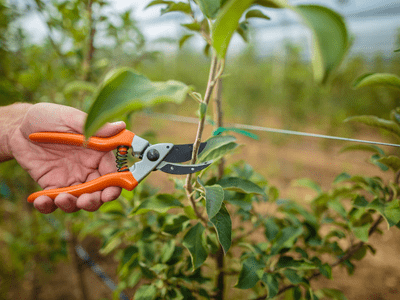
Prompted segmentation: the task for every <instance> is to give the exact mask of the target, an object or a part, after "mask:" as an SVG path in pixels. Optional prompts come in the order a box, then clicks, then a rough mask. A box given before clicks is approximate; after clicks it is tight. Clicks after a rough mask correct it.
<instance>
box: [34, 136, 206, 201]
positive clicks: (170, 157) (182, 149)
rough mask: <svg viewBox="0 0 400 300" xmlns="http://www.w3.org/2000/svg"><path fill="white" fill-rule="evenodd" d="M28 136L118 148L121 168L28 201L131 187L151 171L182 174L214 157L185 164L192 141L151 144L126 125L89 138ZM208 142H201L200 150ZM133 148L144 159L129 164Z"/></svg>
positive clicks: (102, 148) (198, 168) (41, 140)
mask: <svg viewBox="0 0 400 300" xmlns="http://www.w3.org/2000/svg"><path fill="white" fill-rule="evenodd" d="M29 139H30V140H31V141H33V142H37V143H51V144H66V145H74V146H82V147H86V148H89V149H93V150H98V151H112V150H115V149H117V154H116V163H117V170H118V172H115V173H109V174H106V175H103V176H101V177H98V178H96V179H94V180H91V181H88V182H86V183H83V184H79V185H74V186H70V187H63V188H57V189H50V190H43V191H40V192H36V193H33V194H31V195H30V196H29V197H28V202H33V201H34V200H35V199H36V198H37V197H39V196H42V195H46V196H49V197H50V198H51V199H55V198H56V196H57V195H59V194H60V193H69V194H71V195H74V196H75V197H78V196H80V195H82V194H85V193H93V192H96V191H101V190H103V189H105V188H107V187H110V186H118V187H121V188H123V189H126V190H128V191H132V190H133V189H134V188H135V187H136V186H137V185H138V184H139V182H140V181H142V180H143V179H144V178H145V177H146V176H147V175H149V174H150V173H151V172H152V171H156V170H160V171H162V172H165V173H169V174H175V175H183V174H190V173H195V172H199V171H201V170H203V169H205V168H206V167H208V166H209V165H210V164H211V163H212V161H208V162H204V163H201V164H194V165H182V164H179V163H182V162H186V161H188V160H190V159H191V158H192V151H193V145H192V144H185V145H174V144H172V143H160V144H155V145H151V144H150V143H149V142H148V141H147V140H146V139H143V138H141V137H139V136H138V135H135V134H134V133H133V132H131V131H129V130H127V129H124V130H122V131H121V132H119V133H118V134H116V135H114V136H112V137H107V138H102V137H91V138H90V139H89V140H88V141H85V138H84V136H83V135H81V134H74V133H62V132H37V133H33V134H31V135H29ZM205 146H206V143H205V142H204V143H201V144H200V148H199V153H200V152H201V151H203V149H204V148H205ZM129 148H132V155H133V156H135V157H138V158H139V159H141V160H140V161H138V162H136V163H135V164H133V165H132V166H131V167H128V165H127V161H128V150H129Z"/></svg>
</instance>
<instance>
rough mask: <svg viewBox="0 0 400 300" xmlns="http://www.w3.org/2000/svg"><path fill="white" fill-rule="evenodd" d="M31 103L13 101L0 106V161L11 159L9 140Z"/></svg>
mask: <svg viewBox="0 0 400 300" xmlns="http://www.w3.org/2000/svg"><path fill="white" fill-rule="evenodd" d="M31 106H32V104H29V103H14V104H11V105H8V106H3V107H0V162H3V161H6V160H10V159H13V158H14V156H13V153H12V150H11V149H12V147H11V140H12V136H13V135H14V133H15V132H16V131H17V130H18V129H19V127H20V125H21V124H22V121H23V119H24V117H25V115H26V113H27V111H28V110H29V108H30V107H31Z"/></svg>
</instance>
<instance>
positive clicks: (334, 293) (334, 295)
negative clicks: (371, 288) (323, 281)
mask: <svg viewBox="0 0 400 300" xmlns="http://www.w3.org/2000/svg"><path fill="white" fill-rule="evenodd" d="M321 292H322V293H323V294H324V296H326V297H329V298H331V299H334V300H347V298H346V296H345V295H344V294H343V292H341V291H340V290H337V289H328V288H324V289H321Z"/></svg>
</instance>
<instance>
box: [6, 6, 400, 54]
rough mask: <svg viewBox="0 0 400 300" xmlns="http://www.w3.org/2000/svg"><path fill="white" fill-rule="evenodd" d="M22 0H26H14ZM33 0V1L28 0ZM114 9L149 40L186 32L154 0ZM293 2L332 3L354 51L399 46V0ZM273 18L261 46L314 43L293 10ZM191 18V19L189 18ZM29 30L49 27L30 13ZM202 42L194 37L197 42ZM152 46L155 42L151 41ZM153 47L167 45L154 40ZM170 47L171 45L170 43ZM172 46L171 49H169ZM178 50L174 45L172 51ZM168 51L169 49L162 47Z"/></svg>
mask: <svg viewBox="0 0 400 300" xmlns="http://www.w3.org/2000/svg"><path fill="white" fill-rule="evenodd" d="M10 1H22V0H10ZM24 1H32V0H24ZM110 2H111V3H112V6H113V10H116V11H124V10H127V9H133V10H134V16H135V18H136V20H137V21H138V22H139V26H140V28H141V29H142V31H143V32H144V34H145V36H146V39H147V40H148V41H150V42H151V41H156V40H157V39H158V38H160V37H171V38H177V37H179V36H181V35H182V34H183V33H184V30H183V29H182V28H181V27H180V26H179V22H181V21H182V20H183V19H182V18H185V16H183V15H182V14H179V13H172V14H167V15H165V16H160V7H159V6H154V7H150V8H148V9H144V8H145V7H146V6H147V4H148V3H149V2H150V0H146V1H144V0H130V1H127V0H110ZM289 2H290V3H291V4H308V3H314V4H320V5H325V6H328V7H330V8H332V9H334V10H336V11H338V12H339V13H341V14H342V15H344V16H345V18H346V21H347V25H348V28H349V31H350V33H351V35H352V36H354V37H355V42H354V45H353V47H352V51H353V53H359V52H361V53H364V54H367V55H368V54H370V55H371V54H372V53H374V52H376V51H379V52H381V53H383V54H384V55H388V56H390V55H391V54H392V53H393V50H394V48H395V41H396V35H397V29H398V28H400V1H399V0H291V1H290V0H289ZM264 11H265V13H266V14H267V15H269V16H270V17H271V21H264V20H259V21H257V20H255V21H251V25H253V27H255V28H256V29H257V30H256V31H255V39H253V42H254V43H255V46H256V48H257V49H259V50H260V54H261V55H263V53H262V51H263V50H264V49H267V50H268V52H269V53H270V52H271V51H272V52H274V51H275V52H279V51H280V49H281V47H282V44H283V42H284V40H285V39H290V40H294V41H297V42H298V43H300V44H301V45H303V46H307V44H310V40H311V34H310V32H309V31H308V29H307V28H306V27H304V26H302V25H301V24H300V23H299V21H298V18H296V16H295V14H293V13H291V12H290V11H284V12H282V10H271V9H264ZM187 21H190V19H189V18H188V19H187ZM23 25H24V27H25V29H26V30H27V31H28V32H29V33H30V36H31V40H32V42H36V43H39V42H40V41H41V40H42V39H43V38H44V37H45V35H46V28H45V26H44V24H43V21H42V19H41V18H40V17H39V16H38V15H30V16H28V17H27V18H25V19H24V20H23ZM196 42H198V41H196V40H194V41H192V44H193V43H196ZM150 45H151V43H150ZM150 47H153V48H155V50H159V49H157V47H166V45H160V44H159V43H153V44H152V45H151V46H150ZM168 47H171V45H169V46H168ZM244 47H245V44H244V43H243V42H242V41H241V38H240V37H238V36H235V37H234V38H233V40H232V44H231V47H230V53H232V54H235V53H237V52H240V51H241V50H242V49H243V48H244ZM169 49H170V48H169ZM174 49H176V47H175V48H173V49H172V50H174ZM161 50H165V49H161Z"/></svg>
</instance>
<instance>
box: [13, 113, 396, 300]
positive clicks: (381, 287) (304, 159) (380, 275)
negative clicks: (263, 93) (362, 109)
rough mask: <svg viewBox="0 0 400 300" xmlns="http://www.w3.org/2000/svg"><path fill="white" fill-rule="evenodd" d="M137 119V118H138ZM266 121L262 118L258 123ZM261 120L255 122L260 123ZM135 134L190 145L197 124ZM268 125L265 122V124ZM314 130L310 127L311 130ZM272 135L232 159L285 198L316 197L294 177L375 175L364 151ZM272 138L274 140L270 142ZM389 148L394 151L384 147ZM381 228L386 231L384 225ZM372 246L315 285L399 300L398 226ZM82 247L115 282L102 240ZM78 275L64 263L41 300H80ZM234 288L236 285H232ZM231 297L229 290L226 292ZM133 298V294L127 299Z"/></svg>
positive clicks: (353, 299) (94, 298)
mask: <svg viewBox="0 0 400 300" xmlns="http://www.w3.org/2000/svg"><path fill="white" fill-rule="evenodd" d="M136 120H138V118H136ZM260 122H261V123H262V120H260ZM260 122H257V123H258V124H260ZM136 124H137V125H136V126H135V130H134V131H135V133H137V134H139V135H140V134H141V133H143V132H144V131H146V129H147V128H152V129H153V130H154V131H155V132H157V133H158V140H159V141H160V142H161V141H168V142H172V143H189V142H192V139H193V136H194V135H195V132H196V128H197V127H196V125H195V124H185V123H172V122H169V121H164V120H157V119H150V118H148V117H141V118H140V122H137V123H136ZM265 125H266V124H265ZM211 130H212V128H211V127H210V128H209V127H207V128H206V133H205V136H209V135H210V134H211ZM310 130H312V129H310ZM272 135H274V134H267V133H261V134H259V136H260V140H258V141H254V140H251V139H249V138H246V137H240V138H239V142H241V143H243V144H245V146H244V147H242V148H241V149H240V151H239V152H238V153H237V154H235V155H234V156H233V157H232V158H230V159H231V160H236V159H243V160H246V161H247V162H249V163H250V164H251V165H253V166H254V167H255V169H256V170H257V172H259V173H261V174H263V175H264V176H265V177H266V178H267V179H268V181H269V182H270V183H271V184H273V185H276V186H277V187H279V188H280V189H281V196H282V197H292V196H293V197H296V198H299V195H301V196H302V197H301V198H302V199H304V201H309V200H311V199H312V196H313V194H310V193H311V192H310V191H308V190H306V189H303V188H298V187H294V186H293V180H294V179H296V178H302V177H306V178H310V179H312V180H314V181H316V182H317V183H319V184H320V185H321V186H322V187H323V188H324V189H328V188H329V186H330V184H331V182H332V181H333V180H334V178H335V177H336V176H337V175H338V174H339V173H341V172H348V173H350V174H363V175H374V174H376V168H375V167H373V166H371V165H370V164H368V163H367V162H366V158H367V155H364V154H362V153H343V154H339V150H340V148H341V147H342V146H344V145H345V143H344V142H333V143H322V144H321V140H318V139H315V138H299V137H282V138H279V139H278V142H277V139H276V137H274V136H272ZM358 138H365V139H369V140H373V139H375V140H379V136H373V137H371V135H370V134H366V135H364V136H358ZM271 140H274V141H275V142H274V143H273V142H271ZM386 149H387V150H392V149H390V148H386ZM169 176H170V175H167V174H161V172H156V173H154V174H152V175H151V176H150V177H149V179H148V181H149V182H150V183H152V184H157V185H158V186H159V187H160V188H161V189H162V190H163V191H165V192H167V191H171V183H170V181H169V180H168V178H169ZM381 228H382V230H387V229H386V228H385V227H384V226H382V227H381ZM371 244H372V245H373V246H374V247H375V248H376V250H377V253H376V255H374V256H373V255H371V254H368V256H367V257H366V258H365V259H364V260H362V261H361V262H359V263H358V264H357V268H356V271H355V274H354V275H353V276H348V275H347V272H346V271H345V270H344V269H340V268H336V269H334V272H333V277H334V280H328V279H325V278H320V279H319V280H318V281H316V282H315V283H314V286H315V287H330V288H338V289H340V290H341V291H343V292H344V294H345V295H346V296H347V298H348V299H349V300H358V299H363V300H395V299H400V231H399V230H398V229H397V228H394V229H391V230H389V232H385V234H384V235H383V236H380V235H374V236H373V237H372V238H371ZM83 246H84V247H85V248H86V250H87V251H88V252H89V253H90V255H91V256H92V258H93V259H94V260H95V261H96V262H97V263H98V264H99V265H100V266H101V267H102V268H103V269H104V271H105V272H106V273H108V274H109V276H111V277H112V278H113V279H114V280H116V276H115V269H116V264H115V263H114V261H113V258H112V256H108V257H102V256H101V255H99V254H98V252H97V251H98V249H99V247H100V242H99V241H97V240H96V239H86V240H85V241H83ZM84 274H85V281H86V283H87V285H88V289H89V297H90V300H98V299H106V298H107V299H111V291H110V289H109V288H108V287H106V286H105V285H104V283H103V282H102V281H101V280H100V279H99V278H98V277H97V276H96V275H95V274H94V273H93V272H92V271H91V270H90V268H89V267H88V266H85V271H84ZM77 281H78V279H77V278H76V275H75V272H74V271H73V270H72V268H71V266H70V265H68V264H67V263H60V264H59V265H58V266H57V267H56V268H55V270H54V273H53V274H50V275H49V274H47V275H46V276H44V277H43V278H42V280H41V282H40V286H41V289H40V293H39V297H38V298H37V299H38V300H39V299H40V300H58V299H59V300H78V299H80V298H78V297H79V294H78V290H79V289H78V287H77ZM29 288H30V287H29V286H23V288H22V289H20V290H19V291H18V293H16V291H14V293H13V296H12V298H9V299H30V298H29V297H28V294H29V292H28V291H29ZM228 289H233V287H228ZM228 294H229V291H228ZM129 296H130V297H132V294H130V295H129Z"/></svg>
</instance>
